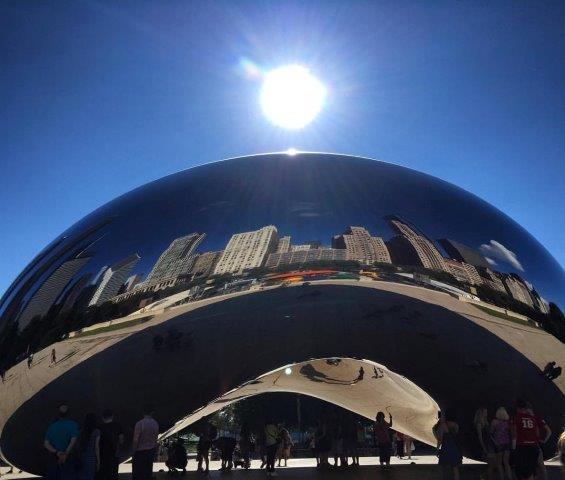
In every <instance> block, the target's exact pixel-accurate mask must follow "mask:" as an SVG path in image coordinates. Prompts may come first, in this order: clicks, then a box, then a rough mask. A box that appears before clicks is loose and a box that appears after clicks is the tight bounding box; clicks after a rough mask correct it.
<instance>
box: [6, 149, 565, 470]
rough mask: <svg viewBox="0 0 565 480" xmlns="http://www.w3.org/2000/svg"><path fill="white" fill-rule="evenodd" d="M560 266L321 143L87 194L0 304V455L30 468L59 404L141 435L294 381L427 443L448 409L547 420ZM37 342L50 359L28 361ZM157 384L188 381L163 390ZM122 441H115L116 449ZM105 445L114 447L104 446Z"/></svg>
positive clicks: (562, 329)
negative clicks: (92, 200)
mask: <svg viewBox="0 0 565 480" xmlns="http://www.w3.org/2000/svg"><path fill="white" fill-rule="evenodd" d="M564 297H565V274H564V272H563V269H562V267H561V266H560V265H559V264H558V263H557V262H556V261H555V260H554V259H553V258H552V257H551V256H550V255H549V254H548V252H547V251H546V250H545V249H544V248H543V247H542V246H541V245H540V244H539V243H538V242H537V241H536V240H535V239H534V238H533V237H532V236H531V235H529V234H528V233H527V232H526V231H525V230H524V229H522V228H521V227H520V226H519V225H518V224H516V223H515V222H514V221H513V220H511V219H510V218H508V217H507V216H506V215H504V214H503V213H501V212H500V211H498V210H496V209H495V208H494V207H492V206H491V205H489V204H487V203H486V202H484V201H482V200H481V199H479V198H477V197H475V196H473V195H472V194H470V193H468V192H466V191H464V190H461V189H459V188H457V187H455V186H453V185H450V184H448V183H446V182H443V181H441V180H438V179H436V178H433V177H430V176H428V175H424V174H422V173H419V172H415V171H413V170H409V169H406V168H402V167H399V166H395V165H391V164H387V163H383V162H378V161H374V160H369V159H364V158H356V157H349V156H343V155H331V154H309V153H303V154H297V155H294V156H289V155H285V154H270V155H256V156H250V157H243V158H238V159H232V160H226V161H222V162H217V163H211V164H207V165H202V166H199V167H195V168H192V169H189V170H186V171H182V172H179V173H176V174H174V175H170V176H167V177H165V178H163V179H160V180H157V181H155V182H151V183H149V184H147V185H145V186H142V187H140V188H137V189H135V190H133V191H131V192H129V193H127V194H125V195H123V196H121V197H119V198H117V199H115V200H114V201H112V202H110V203H108V204H106V205H103V206H102V207H100V208H99V209H97V210H96V211H94V212H92V213H91V214H90V215H88V216H86V217H85V218H83V219H82V220H81V221H79V222H78V223H76V224H75V225H73V226H71V227H70V228H69V229H68V230H66V231H65V232H63V233H62V234H61V235H60V236H59V237H57V238H56V239H54V240H53V242H52V243H51V244H49V245H48V246H47V247H46V248H45V249H44V250H43V251H42V252H41V253H40V254H39V255H38V256H37V257H36V258H35V259H33V260H32V261H31V263H30V265H29V266H28V267H26V269H25V270H24V271H23V272H22V273H21V274H20V275H19V276H18V277H17V278H16V279H15V280H14V282H13V284H12V285H11V286H10V288H9V289H8V290H7V291H6V293H5V294H4V296H3V297H2V299H1V300H0V367H1V371H2V373H3V379H4V380H3V382H2V383H0V395H1V398H2V403H1V405H0V454H1V456H2V458H4V459H5V460H6V461H8V462H10V463H11V464H14V465H16V466H18V467H20V468H22V469H24V470H26V471H29V472H32V473H37V474H43V473H44V472H45V468H46V465H47V462H48V458H46V452H45V451H44V449H43V447H42V440H43V438H44V433H45V429H46V427H47V425H48V424H49V422H50V421H51V420H52V418H53V416H54V415H55V412H56V408H57V405H58V403H59V402H61V401H64V402H66V403H67V404H68V405H69V407H70V411H71V416H72V417H73V418H75V419H77V420H80V419H82V418H83V417H84V415H85V414H86V413H87V412H98V413H100V412H101V411H102V410H104V409H105V408H111V409H113V410H114V412H115V414H116V417H117V418H118V419H119V420H120V422H121V423H122V425H123V426H124V429H125V434H126V439H128V442H129V441H130V440H131V433H132V428H133V425H134V423H135V421H136V420H137V419H138V418H139V416H140V414H141V409H142V408H143V404H145V403H152V404H154V405H155V407H156V415H157V419H158V420H159V423H160V425H161V430H162V433H163V438H166V437H168V436H170V435H172V434H174V433H176V432H179V431H180V430H182V429H184V428H191V425H193V424H194V423H195V422H197V421H198V420H200V419H201V418H203V417H204V416H207V415H212V414H214V412H217V411H218V410H220V409H221V408H223V407H225V406H227V405H229V404H231V403H233V402H237V401H238V400H239V399H241V398H245V397H248V396H250V395H258V394H262V393H266V392H295V393H301V394H303V395H309V396H313V397H317V398H321V399H323V400H326V401H328V402H330V403H333V404H335V405H339V406H342V407H344V408H346V409H349V410H351V411H353V412H356V413H358V414H360V415H362V416H364V417H366V418H367V419H373V418H374V416H375V413H376V412H377V411H385V410H386V411H389V412H390V413H391V414H392V415H393V418H394V424H395V428H396V429H398V430H399V431H400V432H403V433H407V434H409V435H410V436H412V437H413V438H415V439H417V440H419V441H421V442H425V443H428V444H434V442H435V440H434V438H433V435H432V427H433V425H434V423H435V422H436V419H437V413H438V410H440V409H442V410H444V409H447V408H454V407H455V408H456V409H457V412H458V418H459V423H460V425H461V438H460V440H461V446H462V448H463V452H464V454H465V455H467V456H469V457H471V458H481V455H482V453H481V452H480V451H479V450H478V448H477V444H476V440H475V434H474V427H473V417H474V413H475V411H476V409H477V408H478V407H479V406H484V405H486V406H487V407H488V408H489V410H490V411H491V412H492V411H493V409H494V408H495V407H498V406H500V405H505V406H508V407H512V405H514V403H515V401H516V399H517V398H518V397H521V396H525V397H527V398H528V399H529V401H531V403H532V405H533V407H534V409H535V410H536V411H537V412H538V413H539V414H540V415H541V416H542V417H543V418H544V419H545V420H546V421H547V423H548V424H549V425H550V427H551V428H552V430H553V432H554V434H553V436H552V438H551V440H550V442H548V444H547V446H544V449H545V450H544V453H545V454H546V455H550V454H553V452H554V446H555V441H556V435H557V433H559V432H560V428H561V425H562V414H563V412H564V411H565V396H564V392H565V380H564V378H563V377H562V376H558V377H555V378H552V375H543V374H542V371H543V370H544V368H545V367H546V365H547V364H548V363H550V362H555V365H556V366H565V349H564V347H563V341H565V317H564V316H563V313H562V311H561V308H562V306H563V304H564V303H565V298H564ZM53 349H55V351H56V357H57V361H56V362H50V361H49V358H50V353H51V351H52V350H53ZM179 379H190V381H191V388H190V389H189V390H187V391H184V390H183V389H179ZM128 444H129V443H128ZM126 449H127V445H126Z"/></svg>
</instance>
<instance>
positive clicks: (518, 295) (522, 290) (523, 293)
mask: <svg viewBox="0 0 565 480" xmlns="http://www.w3.org/2000/svg"><path fill="white" fill-rule="evenodd" d="M504 284H505V285H506V288H507V290H508V292H509V293H510V295H512V297H513V298H515V299H516V300H518V301H519V302H522V303H525V304H526V305H529V306H530V307H533V306H534V303H533V300H532V296H531V294H530V289H529V288H528V286H527V285H526V284H525V283H524V281H523V280H522V279H521V278H520V276H518V275H516V274H512V275H505V276H504Z"/></svg>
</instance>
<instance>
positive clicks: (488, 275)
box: [477, 268, 507, 293]
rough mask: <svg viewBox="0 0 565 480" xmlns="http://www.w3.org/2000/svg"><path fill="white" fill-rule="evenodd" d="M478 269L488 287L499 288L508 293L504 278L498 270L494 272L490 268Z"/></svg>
mask: <svg viewBox="0 0 565 480" xmlns="http://www.w3.org/2000/svg"><path fill="white" fill-rule="evenodd" d="M477 271H478V272H479V274H480V275H481V280H482V283H483V284H485V285H486V286H487V287H488V288H490V289H491V290H497V291H499V292H501V293H507V292H506V288H505V287H504V283H502V280H501V279H500V277H499V276H498V275H497V273H496V272H493V271H492V270H491V269H490V268H479V269H477Z"/></svg>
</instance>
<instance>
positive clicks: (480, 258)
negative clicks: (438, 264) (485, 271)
mask: <svg viewBox="0 0 565 480" xmlns="http://www.w3.org/2000/svg"><path fill="white" fill-rule="evenodd" d="M438 243H439V244H440V245H441V246H442V247H443V249H444V250H445V252H446V253H447V254H448V255H449V256H450V257H451V258H453V259H454V260H458V261H460V262H464V263H468V264H469V265H473V266H475V267H482V268H488V267H489V264H488V262H487V259H486V258H485V257H484V255H482V254H480V253H479V252H478V251H476V250H474V249H473V248H471V247H468V246H467V245H463V244H462V243H459V242H456V241H455V240H451V239H449V238H442V239H440V240H438Z"/></svg>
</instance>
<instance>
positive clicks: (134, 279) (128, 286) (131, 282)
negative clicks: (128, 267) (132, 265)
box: [124, 273, 142, 292]
mask: <svg viewBox="0 0 565 480" xmlns="http://www.w3.org/2000/svg"><path fill="white" fill-rule="evenodd" d="M141 278H142V275H141V274H139V273H135V274H133V275H130V276H129V277H128V279H127V280H126V283H124V292H129V291H131V290H132V289H133V288H135V286H136V285H137V284H138V283H139V282H141Z"/></svg>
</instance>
